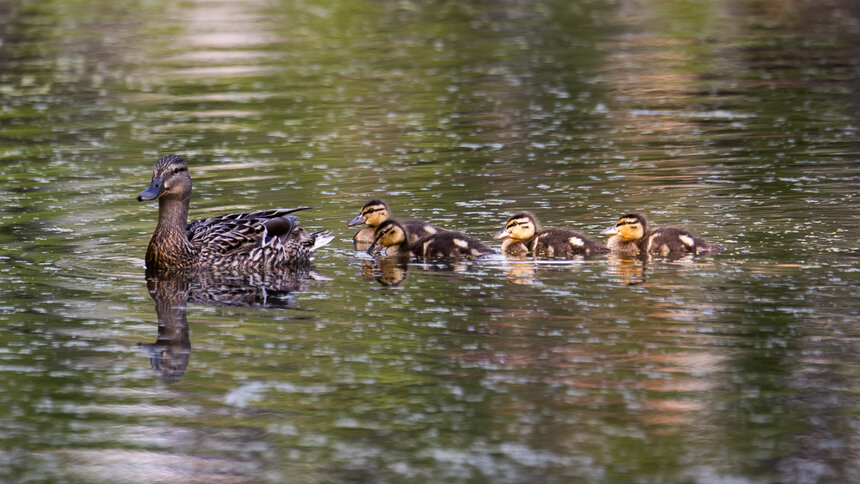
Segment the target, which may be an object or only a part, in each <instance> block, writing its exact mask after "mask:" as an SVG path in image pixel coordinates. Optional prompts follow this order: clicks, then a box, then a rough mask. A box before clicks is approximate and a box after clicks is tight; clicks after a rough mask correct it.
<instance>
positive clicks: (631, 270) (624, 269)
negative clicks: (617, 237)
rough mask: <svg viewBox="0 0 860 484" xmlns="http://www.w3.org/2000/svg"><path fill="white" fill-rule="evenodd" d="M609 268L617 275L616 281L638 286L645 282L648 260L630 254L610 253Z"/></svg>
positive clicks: (623, 284) (620, 283)
mask: <svg viewBox="0 0 860 484" xmlns="http://www.w3.org/2000/svg"><path fill="white" fill-rule="evenodd" d="M609 268H610V270H611V273H612V274H613V275H615V276H617V279H616V280H615V282H617V283H618V284H619V285H622V286H636V285H639V284H643V283H645V270H646V269H647V261H646V260H645V259H643V258H639V257H636V256H632V255H628V254H616V253H612V254H609Z"/></svg>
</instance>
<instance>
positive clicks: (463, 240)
mask: <svg viewBox="0 0 860 484" xmlns="http://www.w3.org/2000/svg"><path fill="white" fill-rule="evenodd" d="M378 245H379V246H382V247H384V248H385V253H386V254H387V255H401V256H415V257H422V258H425V259H448V260H460V259H469V258H474V257H480V256H482V255H488V254H494V253H495V252H496V251H494V250H493V249H491V248H489V247H487V246H486V245H484V243H482V242H481V241H480V240H478V239H477V238H475V237H472V236H471V235H466V234H464V233H462V232H455V231H452V230H440V231H438V232H436V233H433V234H430V235H428V236H426V237H422V238H420V239H418V240H416V241H415V242H411V243H410V242H409V239H408V237H407V232H406V228H405V227H404V226H403V224H402V223H401V222H399V221H397V220H386V221H385V222H383V223H381V224H380V225H379V227H377V228H376V237H375V238H374V241H373V243H372V244H371V246H370V248H369V249H368V250H367V253H368V254H372V253H373V251H374V250H375V249H376V247H377V246H378Z"/></svg>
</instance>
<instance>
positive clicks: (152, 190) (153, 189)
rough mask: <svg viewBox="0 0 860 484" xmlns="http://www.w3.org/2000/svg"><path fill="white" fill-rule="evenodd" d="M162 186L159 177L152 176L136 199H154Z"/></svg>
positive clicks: (159, 193) (139, 200)
mask: <svg viewBox="0 0 860 484" xmlns="http://www.w3.org/2000/svg"><path fill="white" fill-rule="evenodd" d="M162 186H163V185H162V182H161V178H153V179H152V183H150V184H149V187H148V188H147V189H146V190H144V191H142V192H140V195H138V196H137V201H138V202H142V201H144V200H155V199H156V198H158V196H159V195H161V188H162Z"/></svg>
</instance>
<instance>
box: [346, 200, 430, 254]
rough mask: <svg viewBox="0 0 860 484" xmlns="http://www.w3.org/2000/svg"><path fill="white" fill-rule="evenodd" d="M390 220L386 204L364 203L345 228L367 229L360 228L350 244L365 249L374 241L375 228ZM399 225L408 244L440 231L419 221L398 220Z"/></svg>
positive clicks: (377, 201) (380, 201) (378, 201)
mask: <svg viewBox="0 0 860 484" xmlns="http://www.w3.org/2000/svg"><path fill="white" fill-rule="evenodd" d="M390 218H391V211H390V210H389V209H388V204H387V203H385V202H383V201H382V200H379V199H373V200H369V201H368V202H367V203H365V204H364V205H363V206H362V207H361V210H359V212H358V215H356V216H355V218H353V219H352V220H350V221H349V222H347V224H346V226H347V227H352V226H354V225H361V224H367V227H364V228H362V229H361V230H359V231H358V232H356V233H355V235H354V236H353V237H352V242H353V244H354V245H355V247H356V248H359V247H363V248H367V247H369V246H370V244H372V243H373V240H374V239H375V233H376V228H377V227H379V225H380V224H381V223H382V222H385V221H386V220H388V219H390ZM399 222H400V225H402V226H403V228H404V230H406V236H407V238H408V239H409V241H410V242H415V241H416V240H418V239H420V238H422V237H426V236H428V235H432V234H435V233H436V232H438V231H440V230H441V229H440V228H439V227H436V226H434V225H431V224H428V223H426V222H422V221H420V220H399Z"/></svg>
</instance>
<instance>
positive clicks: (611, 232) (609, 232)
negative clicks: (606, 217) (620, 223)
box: [600, 227, 618, 235]
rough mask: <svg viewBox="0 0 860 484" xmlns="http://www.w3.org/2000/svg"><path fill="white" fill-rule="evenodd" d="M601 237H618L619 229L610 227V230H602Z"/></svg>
mask: <svg viewBox="0 0 860 484" xmlns="http://www.w3.org/2000/svg"><path fill="white" fill-rule="evenodd" d="M600 235H618V229H616V228H615V227H609V228H608V229H603V230H601V231H600Z"/></svg>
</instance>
